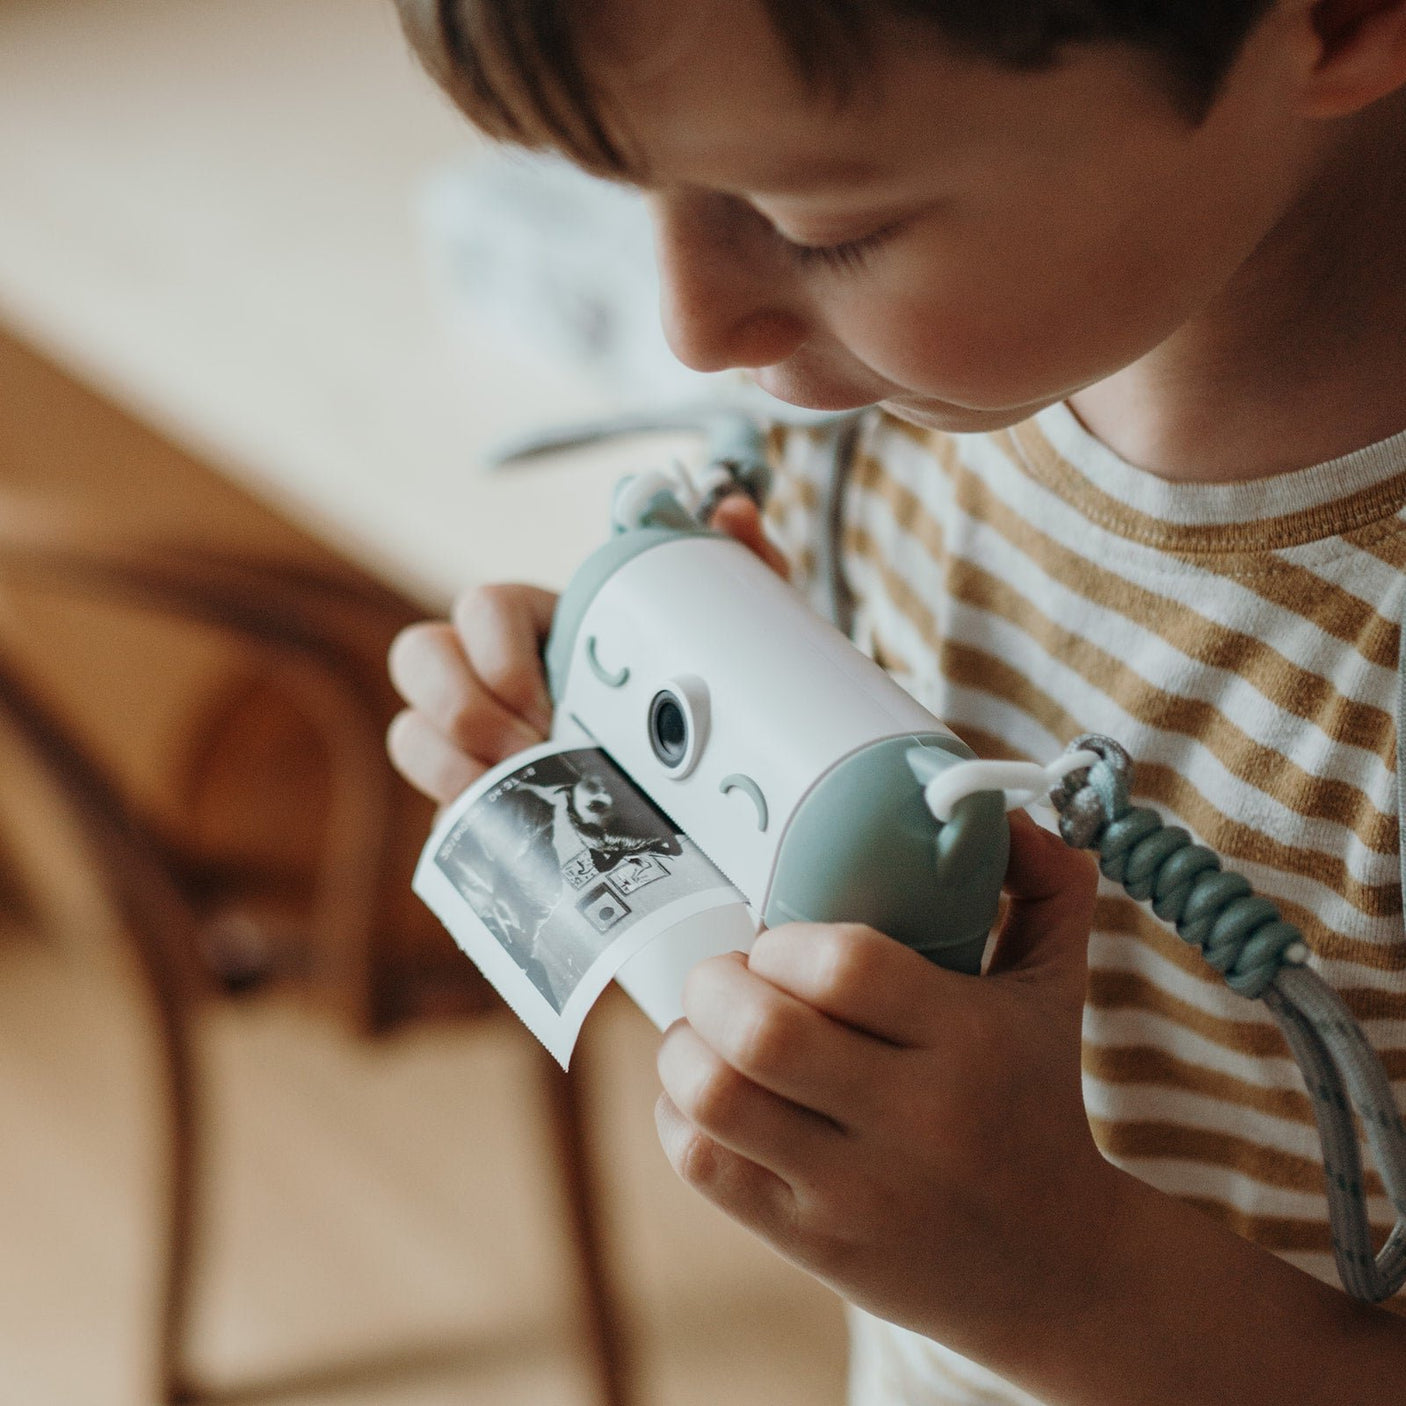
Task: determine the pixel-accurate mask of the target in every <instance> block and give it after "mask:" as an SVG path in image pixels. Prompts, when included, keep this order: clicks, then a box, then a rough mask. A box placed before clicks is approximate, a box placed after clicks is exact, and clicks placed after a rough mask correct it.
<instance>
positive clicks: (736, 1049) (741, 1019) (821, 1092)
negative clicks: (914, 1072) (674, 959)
mask: <svg viewBox="0 0 1406 1406" xmlns="http://www.w3.org/2000/svg"><path fill="white" fill-rule="evenodd" d="M683 1009H684V1014H685V1015H686V1016H687V1017H688V1023H689V1025H690V1026H691V1027H692V1029H693V1030H694V1031H695V1032H696V1033H697V1035H698V1036H699V1037H700V1038H701V1039H702V1040H703V1041H704V1042H705V1043H706V1044H707V1045H708V1046H709V1048H710V1049H712V1050H713V1051H714V1053H715V1054H717V1055H718V1056H719V1057H720V1058H721V1059H722V1060H723V1061H724V1062H725V1064H726V1065H728V1066H729V1067H730V1068H732V1069H735V1070H736V1071H737V1072H738V1073H739V1074H741V1075H743V1076H745V1077H746V1078H747V1079H749V1080H750V1081H751V1082H752V1083H753V1084H756V1085H758V1086H759V1087H761V1088H763V1089H766V1090H769V1091H770V1092H771V1093H773V1094H776V1095H778V1096H779V1097H781V1098H784V1099H786V1100H788V1101H789V1102H790V1103H794V1104H798V1105H800V1106H801V1107H803V1108H806V1109H809V1110H810V1111H811V1112H814V1113H818V1114H821V1115H822V1116H823V1117H825V1118H827V1119H829V1120H830V1121H832V1122H833V1123H835V1124H836V1125H838V1126H839V1127H841V1128H847V1127H850V1126H851V1125H852V1124H853V1123H854V1121H855V1120H856V1117H857V1116H858V1115H860V1114H861V1113H863V1112H864V1110H866V1109H869V1108H871V1107H872V1106H873V1102H874V1090H875V1089H876V1088H879V1087H882V1086H883V1083H884V1081H885V1080H886V1079H889V1078H891V1077H892V1070H891V1066H892V1063H893V1061H894V1059H895V1058H896V1051H895V1050H894V1048H893V1046H892V1045H891V1044H889V1043H888V1042H887V1041H879V1040H875V1039H874V1038H873V1037H872V1036H869V1035H865V1034H863V1033H862V1032H860V1031H858V1030H856V1029H854V1028H853V1027H852V1026H850V1025H847V1024H841V1023H839V1022H837V1021H835V1020H832V1019H831V1018H830V1017H829V1016H827V1015H824V1014H822V1013H821V1012H820V1011H819V1010H817V1009H816V1008H815V1007H814V1006H813V1005H810V1004H808V1003H807V1002H805V1001H802V1000H799V999H797V997H796V996H794V995H792V994H791V993H790V992H789V991H785V990H783V989H781V988H780V987H777V986H775V985H773V984H772V983H771V982H770V981H768V980H766V979H765V978H764V977H763V976H761V975H760V974H759V973H758V972H757V971H755V970H754V969H752V968H750V967H749V966H748V964H747V959H746V958H745V957H742V956H740V955H737V954H734V955H731V956H726V957H717V958H714V959H712V960H710V961H706V962H701V963H700V964H699V965H698V966H697V967H695V968H694V969H693V971H692V972H691V973H690V974H689V978H688V981H687V982H686V983H685V986H684V993H683Z"/></svg>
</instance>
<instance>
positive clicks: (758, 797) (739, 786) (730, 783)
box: [718, 771, 769, 831]
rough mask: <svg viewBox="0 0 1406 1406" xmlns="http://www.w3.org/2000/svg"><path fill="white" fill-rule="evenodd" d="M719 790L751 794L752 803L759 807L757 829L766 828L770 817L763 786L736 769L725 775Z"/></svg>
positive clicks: (724, 793)
mask: <svg viewBox="0 0 1406 1406" xmlns="http://www.w3.org/2000/svg"><path fill="white" fill-rule="evenodd" d="M718 790H719V791H721V792H722V793H723V795H727V793H728V792H729V791H743V792H745V793H746V794H747V795H748V796H750V797H751V798H752V804H753V805H754V806H756V808H757V829H758V830H763V831H764V830H765V829H766V827H767V820H768V818H769V817H768V813H767V808H766V797H765V796H764V795H762V788H761V787H760V786H758V785H757V783H756V782H755V781H753V780H752V778H751V777H750V776H743V775H742V773H741V772H738V771H734V772H733V773H732V774H731V775H730V776H724V777H723V779H722V780H721V781H720V782H719V783H718Z"/></svg>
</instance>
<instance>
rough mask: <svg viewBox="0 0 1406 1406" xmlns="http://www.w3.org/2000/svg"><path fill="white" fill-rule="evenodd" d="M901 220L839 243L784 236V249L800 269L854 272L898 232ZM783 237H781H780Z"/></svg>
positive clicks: (862, 266) (863, 265)
mask: <svg viewBox="0 0 1406 1406" xmlns="http://www.w3.org/2000/svg"><path fill="white" fill-rule="evenodd" d="M901 225H902V221H895V222H894V223H893V224H890V225H885V226H884V227H883V228H882V229H877V230H875V231H874V233H873V234H866V235H865V236H864V238H863V239H847V240H845V241H843V242H842V243H839V244H797V243H796V242H795V241H794V240H791V239H787V240H786V241H785V242H786V251H787V253H788V254H790V256H791V258H792V259H793V260H794V261H795V262H796V263H797V264H799V265H800V266H801V267H802V268H806V267H811V266H817V265H818V266H820V267H823V268H827V269H831V270H834V271H835V272H837V273H856V272H858V271H859V270H860V269H862V268H864V267H865V265H866V264H867V263H868V262H869V258H870V256H871V255H872V254H874V253H875V252H876V251H877V250H878V249H880V248H881V247H882V246H883V245H885V244H887V243H888V241H889V240H890V239H892V238H893V236H894V235H895V234H896V233H897V232H898V230H899V229H900V227H901ZM783 238H784V236H783Z"/></svg>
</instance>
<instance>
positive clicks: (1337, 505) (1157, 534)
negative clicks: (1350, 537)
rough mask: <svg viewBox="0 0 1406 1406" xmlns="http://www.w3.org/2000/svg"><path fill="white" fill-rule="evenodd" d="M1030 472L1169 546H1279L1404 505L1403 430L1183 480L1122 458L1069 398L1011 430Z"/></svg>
mask: <svg viewBox="0 0 1406 1406" xmlns="http://www.w3.org/2000/svg"><path fill="white" fill-rule="evenodd" d="M1009 434H1010V436H1011V439H1012V441H1013V445H1014V447H1015V449H1016V450H1017V451H1018V453H1019V455H1020V458H1021V460H1022V461H1023V463H1024V464H1025V465H1026V467H1027V468H1028V470H1029V471H1030V473H1031V474H1032V475H1033V476H1034V477H1035V478H1037V479H1039V480H1040V481H1042V482H1043V483H1045V484H1046V485H1047V486H1048V487H1050V488H1051V489H1052V490H1053V491H1055V492H1056V493H1058V495H1059V496H1060V497H1061V498H1062V499H1063V500H1064V501H1066V502H1067V503H1069V504H1070V505H1071V506H1073V507H1075V508H1077V509H1078V510H1079V511H1080V512H1082V513H1083V514H1084V515H1085V516H1087V517H1088V518H1090V519H1091V520H1092V521H1093V522H1095V523H1097V524H1098V525H1099V526H1101V527H1103V528H1105V529H1107V530H1108V531H1111V532H1114V533H1116V534H1117V535H1119V536H1121V537H1125V538H1128V539H1130V540H1132V541H1136V542H1139V543H1142V544H1144V545H1147V546H1152V547H1157V548H1159V549H1162V550H1167V551H1176V552H1189V553H1203V552H1249V551H1272V550H1282V549H1284V548H1287V547H1295V546H1302V545H1305V544H1307V543H1310V542H1317V541H1321V540H1323V539H1324V538H1329V537H1337V536H1342V535H1343V534H1345V533H1349V532H1353V531H1357V530H1360V529H1362V528H1364V527H1367V526H1369V525H1370V524H1372V523H1375V522H1379V521H1381V520H1382V519H1383V518H1388V517H1392V516H1394V515H1396V514H1397V513H1399V512H1400V511H1401V509H1402V506H1403V503H1406V431H1402V432H1401V433H1399V434H1395V435H1392V436H1391V437H1389V438H1387V439H1384V440H1381V441H1379V442H1378V443H1376V444H1371V445H1368V446H1366V447H1365V448H1363V449H1359V450H1356V451H1354V452H1353V453H1351V454H1344V455H1342V456H1340V457H1338V458H1335V459H1329V460H1327V461H1325V462H1324V463H1321V464H1315V465H1313V466H1312V467H1310V468H1306V469H1293V470H1290V471H1288V472H1286V473H1282V474H1273V475H1270V476H1269V477H1267V478H1258V479H1250V480H1246V481H1244V482H1238V483H1179V482H1173V481H1171V480H1169V479H1164V478H1160V477H1158V476H1157V475H1156V474H1153V473H1149V472H1148V471H1147V470H1146V469H1139V468H1137V467H1136V466H1135V465H1133V464H1130V463H1128V461H1127V460H1125V459H1123V458H1122V457H1121V456H1119V455H1118V454H1116V453H1115V452H1114V451H1113V450H1112V449H1110V448H1109V447H1108V446H1107V445H1106V444H1104V443H1103V442H1102V441H1101V440H1098V439H1096V438H1095V437H1094V436H1093V435H1092V434H1090V433H1089V431H1088V430H1087V429H1085V427H1084V425H1083V424H1082V422H1081V421H1080V420H1079V418H1078V416H1077V415H1075V414H1074V412H1073V410H1072V409H1071V408H1070V407H1069V406H1068V405H1067V404H1065V403H1063V402H1061V403H1059V404H1057V405H1051V406H1049V407H1048V408H1047V409H1045V410H1042V411H1041V412H1040V413H1039V414H1038V415H1036V416H1035V417H1034V418H1033V419H1031V420H1027V421H1025V422H1024V423H1023V424H1021V425H1017V426H1016V427H1015V428H1014V429H1012V430H1011V431H1009Z"/></svg>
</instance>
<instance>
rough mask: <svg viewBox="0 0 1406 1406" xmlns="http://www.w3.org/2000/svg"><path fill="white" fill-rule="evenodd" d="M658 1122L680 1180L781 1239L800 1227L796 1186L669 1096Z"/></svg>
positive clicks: (658, 1107) (659, 1106)
mask: <svg viewBox="0 0 1406 1406" xmlns="http://www.w3.org/2000/svg"><path fill="white" fill-rule="evenodd" d="M654 1123H655V1127H656V1128H657V1129H658V1131H659V1141H660V1144H661V1145H662V1146H663V1148H664V1155H665V1156H666V1157H667V1158H668V1159H669V1164H670V1165H671V1166H672V1167H673V1169H674V1170H675V1171H676V1172H677V1173H678V1174H679V1177H680V1178H681V1179H682V1180H683V1181H685V1182H687V1183H688V1184H689V1185H690V1186H691V1187H693V1188H694V1190H696V1191H698V1192H701V1193H702V1194H703V1195H704V1196H706V1197H707V1198H708V1200H710V1201H711V1202H712V1203H713V1204H714V1205H715V1206H718V1207H719V1208H720V1209H722V1210H724V1211H726V1212H727V1213H728V1215H730V1216H732V1217H733V1219H734V1220H737V1221H740V1222H741V1223H742V1224H743V1225H746V1226H749V1227H751V1228H752V1229H754V1230H763V1231H767V1232H770V1233H772V1234H775V1235H777V1236H778V1238H782V1237H784V1236H785V1235H786V1234H787V1233H788V1232H789V1231H790V1229H791V1228H792V1227H793V1226H794V1225H795V1222H796V1197H795V1193H794V1192H793V1191H792V1190H791V1188H790V1187H789V1186H788V1185H787V1184H786V1183H785V1182H784V1181H783V1180H782V1179H781V1178H780V1177H778V1176H777V1175H776V1174H775V1173H774V1172H769V1171H767V1170H766V1168H765V1167H759V1166H758V1165H757V1164H756V1163H755V1162H749V1161H748V1160H747V1159H746V1158H745V1157H741V1156H739V1155H738V1154H737V1153H736V1152H734V1151H732V1150H731V1149H730V1148H727V1147H724V1146H723V1145H722V1144H721V1143H719V1142H718V1141H717V1140H716V1139H714V1138H711V1137H709V1136H708V1134H707V1133H705V1132H702V1131H700V1130H699V1129H698V1128H697V1127H695V1126H694V1124H692V1123H691V1122H689V1120H688V1119H687V1118H685V1117H684V1115H683V1114H682V1113H681V1112H680V1111H679V1109H678V1107H677V1106H676V1105H675V1103H674V1101H673V1100H672V1099H671V1098H670V1097H669V1095H668V1094H660V1095H659V1100H658V1102H657V1103H656V1104H655V1105H654Z"/></svg>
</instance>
